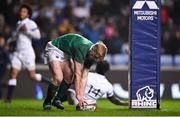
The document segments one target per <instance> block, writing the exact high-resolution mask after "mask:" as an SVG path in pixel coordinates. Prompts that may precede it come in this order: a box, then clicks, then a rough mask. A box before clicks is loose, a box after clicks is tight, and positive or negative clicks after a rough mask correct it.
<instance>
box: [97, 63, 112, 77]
mask: <svg viewBox="0 0 180 117" xmlns="http://www.w3.org/2000/svg"><path fill="white" fill-rule="evenodd" d="M109 69H110V65H109V63H108V62H107V61H100V62H98V63H97V65H96V72H97V73H98V74H101V75H104V74H105V73H106V72H107V71H109Z"/></svg>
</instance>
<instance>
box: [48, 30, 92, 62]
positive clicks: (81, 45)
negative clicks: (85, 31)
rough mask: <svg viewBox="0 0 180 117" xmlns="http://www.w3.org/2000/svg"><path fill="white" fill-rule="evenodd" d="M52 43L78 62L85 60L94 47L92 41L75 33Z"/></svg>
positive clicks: (63, 36)
mask: <svg viewBox="0 0 180 117" xmlns="http://www.w3.org/2000/svg"><path fill="white" fill-rule="evenodd" d="M51 43H52V44H53V45H54V46H56V47H57V48H58V49H60V50H62V51H63V52H65V53H66V54H68V55H69V56H71V57H72V58H73V59H75V60H77V61H82V60H84V59H85V58H86V55H87V53H88V52H89V50H90V48H91V46H92V45H93V43H92V42H91V41H90V40H88V39H86V38H85V37H83V36H81V35H79V34H74V33H69V34H65V35H62V36H60V37H58V38H57V39H54V40H52V42H51Z"/></svg>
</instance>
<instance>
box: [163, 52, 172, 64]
mask: <svg viewBox="0 0 180 117" xmlns="http://www.w3.org/2000/svg"><path fill="white" fill-rule="evenodd" d="M161 65H162V66H171V65H173V57H172V56H171V55H161Z"/></svg>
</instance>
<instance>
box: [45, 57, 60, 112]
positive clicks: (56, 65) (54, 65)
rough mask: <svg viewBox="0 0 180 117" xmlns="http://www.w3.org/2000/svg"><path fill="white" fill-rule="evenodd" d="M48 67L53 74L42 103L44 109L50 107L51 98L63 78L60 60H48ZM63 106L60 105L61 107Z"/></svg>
mask: <svg viewBox="0 0 180 117" xmlns="http://www.w3.org/2000/svg"><path fill="white" fill-rule="evenodd" d="M49 69H50V71H51V73H52V75H53V81H52V83H51V84H50V85H49V86H48V91H47V96H46V98H45V100H44V103H43V108H44V110H50V109H51V100H52V99H53V98H54V96H55V94H56V92H57V91H58V88H59V85H60V84H61V82H62V80H63V72H62V69H61V62H60V61H57V60H53V61H51V62H49ZM60 109H64V107H63V106H62V108H60Z"/></svg>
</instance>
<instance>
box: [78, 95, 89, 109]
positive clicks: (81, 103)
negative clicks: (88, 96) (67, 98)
mask: <svg viewBox="0 0 180 117" xmlns="http://www.w3.org/2000/svg"><path fill="white" fill-rule="evenodd" d="M76 97H77V100H78V102H79V104H78V105H79V106H84V105H86V104H87V102H86V100H85V99H84V98H83V97H82V96H78V95H77V96H76Z"/></svg>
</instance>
